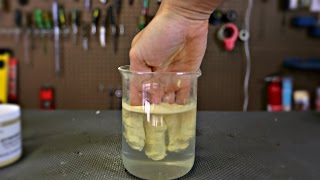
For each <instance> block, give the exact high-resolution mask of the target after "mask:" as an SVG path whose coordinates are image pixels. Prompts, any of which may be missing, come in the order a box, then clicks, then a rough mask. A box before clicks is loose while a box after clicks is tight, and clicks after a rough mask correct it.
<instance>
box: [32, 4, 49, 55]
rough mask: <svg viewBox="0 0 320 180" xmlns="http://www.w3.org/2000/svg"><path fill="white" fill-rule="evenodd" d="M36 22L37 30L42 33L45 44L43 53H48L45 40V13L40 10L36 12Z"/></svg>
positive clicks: (41, 36)
mask: <svg viewBox="0 0 320 180" xmlns="http://www.w3.org/2000/svg"><path fill="white" fill-rule="evenodd" d="M34 21H35V23H36V28H37V29H38V30H39V32H40V38H41V40H42V43H43V52H45V53H46V44H45V39H44V21H43V11H42V10H41V9H39V8H37V9H35V10H34Z"/></svg>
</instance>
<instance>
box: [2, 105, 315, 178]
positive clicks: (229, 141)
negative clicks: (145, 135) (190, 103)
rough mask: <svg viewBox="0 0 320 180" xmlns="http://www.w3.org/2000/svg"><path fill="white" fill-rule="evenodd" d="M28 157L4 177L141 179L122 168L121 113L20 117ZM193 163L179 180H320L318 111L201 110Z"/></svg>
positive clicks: (5, 171)
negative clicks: (188, 171) (232, 111)
mask: <svg viewBox="0 0 320 180" xmlns="http://www.w3.org/2000/svg"><path fill="white" fill-rule="evenodd" d="M22 131H23V157H22V158H21V159H20V160H19V161H18V162H17V163H15V164H13V165H10V166H8V167H5V168H2V169H0V177H1V178H0V179H23V180H24V179H136V178H135V177H133V176H131V175H130V174H128V173H127V172H126V171H125V169H124V167H123V165H122V162H121V156H120V155H121V113H120V111H101V112H100V111H60V110H59V111H52V112H44V111H35V110H25V111H23V116H22ZM196 142H197V145H196V161H195V165H194V167H193V169H192V170H191V171H190V173H188V174H187V175H186V176H184V177H183V178H181V179H197V180H198V179H203V180H207V179H319V178H320V113H314V112H308V113H294V112H292V113H266V112H252V113H224V112H199V113H198V120H197V139H196Z"/></svg>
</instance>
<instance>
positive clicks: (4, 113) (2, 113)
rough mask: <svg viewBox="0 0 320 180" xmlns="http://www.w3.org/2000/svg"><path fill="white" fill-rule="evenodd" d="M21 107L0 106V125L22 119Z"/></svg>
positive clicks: (11, 105)
mask: <svg viewBox="0 0 320 180" xmlns="http://www.w3.org/2000/svg"><path fill="white" fill-rule="evenodd" d="M20 114H21V113H20V107H19V106H17V105H13V104H3V105H0V123H1V122H5V121H7V120H12V119H16V118H18V117H20Z"/></svg>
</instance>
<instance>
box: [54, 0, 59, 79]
mask: <svg viewBox="0 0 320 180" xmlns="http://www.w3.org/2000/svg"><path fill="white" fill-rule="evenodd" d="M52 16H53V28H54V49H55V53H54V59H55V72H56V74H57V75H60V73H61V59H60V56H61V52H60V28H59V5H58V0H54V1H53V3H52Z"/></svg>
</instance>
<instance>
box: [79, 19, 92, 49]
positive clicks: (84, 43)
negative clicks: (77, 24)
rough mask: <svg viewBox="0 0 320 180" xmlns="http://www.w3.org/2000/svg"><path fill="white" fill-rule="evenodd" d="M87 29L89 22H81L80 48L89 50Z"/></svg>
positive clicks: (88, 28) (88, 29)
mask: <svg viewBox="0 0 320 180" xmlns="http://www.w3.org/2000/svg"><path fill="white" fill-rule="evenodd" d="M89 31H90V25H89V24H86V23H85V24H83V26H82V31H81V32H82V48H83V49H84V50H85V51H87V50H89Z"/></svg>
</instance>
